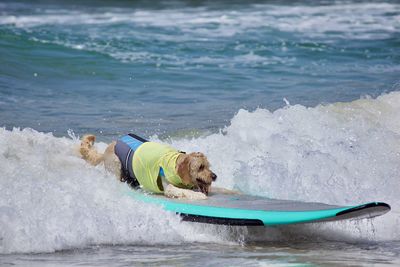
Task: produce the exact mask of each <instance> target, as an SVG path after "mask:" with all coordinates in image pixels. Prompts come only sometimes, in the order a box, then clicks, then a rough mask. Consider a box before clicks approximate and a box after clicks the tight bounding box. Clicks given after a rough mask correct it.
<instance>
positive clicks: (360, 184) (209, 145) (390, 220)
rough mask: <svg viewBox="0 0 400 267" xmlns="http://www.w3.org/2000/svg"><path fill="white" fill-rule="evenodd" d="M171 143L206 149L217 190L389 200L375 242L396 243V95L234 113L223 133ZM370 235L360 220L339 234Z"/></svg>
mask: <svg viewBox="0 0 400 267" xmlns="http://www.w3.org/2000/svg"><path fill="white" fill-rule="evenodd" d="M172 144H173V145H174V146H177V147H179V148H180V149H183V150H186V151H204V152H205V153H206V155H207V156H208V157H209V159H210V162H212V164H213V168H214V169H215V172H216V173H217V174H218V176H219V178H218V181H217V185H220V186H223V187H229V188H236V189H240V190H242V191H244V192H246V193H251V194H257V195H262V196H267V197H272V198H281V199H293V200H304V201H316V202H325V203H330V204H343V205H350V204H359V203H363V202H369V201H384V202H387V203H389V204H391V205H392V208H393V209H392V211H391V212H390V213H389V214H387V215H385V216H383V217H381V218H377V219H376V220H375V222H376V223H375V224H374V226H375V229H374V231H375V230H376V236H374V237H375V238H377V239H389V240H391V239H396V240H399V239H400V231H399V228H398V224H399V223H400V216H399V215H400V210H399V208H398V206H399V204H400V198H399V196H398V189H399V173H400V92H393V93H390V94H387V95H382V96H380V97H378V98H377V99H370V98H365V99H360V100H357V101H354V102H351V103H336V104H330V105H320V106H317V107H315V108H306V107H304V106H301V105H294V106H286V107H285V108H282V109H279V110H276V111H275V112H270V111H268V110H265V109H257V110H255V111H254V112H249V111H246V110H240V111H239V112H238V113H237V115H236V116H235V117H234V118H233V119H232V121H231V125H230V126H228V127H226V128H225V129H224V130H223V131H222V132H221V133H219V134H213V135H210V136H207V137H205V138H199V139H193V140H177V141H173V142H172ZM338 229H339V232H342V231H344V229H342V227H340V226H339V228H338ZM355 229H357V230H355ZM359 229H361V230H360V231H359ZM363 230H364V231H363ZM370 231H371V224H370V223H369V222H368V221H364V222H361V223H360V224H358V225H357V227H356V228H355V227H347V231H345V232H346V233H348V232H352V233H355V234H356V236H359V235H361V236H363V235H364V236H368V235H369V234H370ZM348 234H349V233H348ZM340 236H341V235H340ZM350 236H351V235H350Z"/></svg>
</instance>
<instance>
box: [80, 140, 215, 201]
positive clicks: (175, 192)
mask: <svg viewBox="0 0 400 267" xmlns="http://www.w3.org/2000/svg"><path fill="white" fill-rule="evenodd" d="M95 140H96V137H95V136H94V135H85V136H83V137H82V139H81V145H80V149H79V152H80V154H81V156H82V158H83V159H84V160H86V161H87V162H88V163H90V164H91V165H94V166H96V165H98V164H100V163H104V166H105V168H106V170H107V171H109V172H111V173H113V174H115V176H116V177H118V178H119V180H120V181H121V182H126V181H127V177H124V174H123V172H122V168H121V162H120V160H119V159H118V157H117V156H116V154H115V152H114V148H115V144H116V142H112V143H111V144H109V145H108V146H107V148H106V150H105V151H104V153H99V152H98V151H97V150H96V149H95V148H94V147H93V145H94V142H95ZM176 172H177V173H178V175H179V176H180V177H181V179H182V181H183V182H184V183H185V184H193V185H194V188H195V189H198V190H200V192H196V191H193V190H189V189H183V188H178V187H176V186H174V185H172V184H168V185H167V186H166V187H165V186H164V195H166V196H167V197H171V198H187V199H206V198H207V195H208V193H209V192H210V189H211V183H212V182H213V181H215V180H216V178H217V176H216V175H215V174H214V173H213V172H212V171H211V170H210V163H209V162H208V160H207V158H206V156H205V155H204V154H203V153H200V152H193V153H190V154H184V153H181V154H180V155H179V157H178V159H177V162H176ZM159 179H161V178H160V177H159Z"/></svg>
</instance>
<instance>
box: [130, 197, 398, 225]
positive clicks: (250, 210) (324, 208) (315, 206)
mask: <svg viewBox="0 0 400 267" xmlns="http://www.w3.org/2000/svg"><path fill="white" fill-rule="evenodd" d="M129 195H130V196H131V197H133V198H135V199H137V200H139V201H143V202H146V203H153V204H157V205H160V206H162V207H163V208H164V209H165V210H167V211H172V212H175V213H177V214H180V215H181V216H182V220H184V221H191V222H199V223H211V224H225V225H245V226H256V225H264V226H269V225H271V226H272V225H288V224H297V223H315V222H326V221H337V220H345V219H362V218H372V217H376V216H380V215H383V214H385V213H386V212H388V211H389V210H390V206H389V205H388V204H386V203H383V202H369V203H365V204H360V205H353V206H336V205H328V204H323V203H315V202H300V201H290V200H278V199H269V198H265V197H259V196H251V195H244V194H238V195H232V194H222V193H218V194H210V195H209V197H208V199H206V200H184V199H171V198H166V197H164V196H163V195H155V194H147V193H144V192H142V191H132V192H129Z"/></svg>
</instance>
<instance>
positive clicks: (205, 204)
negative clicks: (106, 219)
mask: <svg viewBox="0 0 400 267" xmlns="http://www.w3.org/2000/svg"><path fill="white" fill-rule="evenodd" d="M120 141H122V142H124V143H125V144H127V145H128V146H129V147H130V150H131V151H129V153H128V154H127V159H126V160H128V159H129V155H131V152H133V154H134V152H135V150H136V149H137V148H138V147H139V146H140V145H142V144H143V143H144V142H148V141H147V140H146V139H144V138H142V137H140V136H137V135H135V134H128V135H125V136H123V137H121V138H120ZM160 176H164V173H163V170H162V169H161V168H160ZM129 195H130V196H132V197H133V198H135V199H137V200H140V201H143V202H147V203H153V204H157V205H160V206H162V207H163V208H164V209H165V210H167V211H172V212H175V213H177V214H179V215H180V216H182V220H184V221H191V222H199V223H211V224H224V225H246V226H257V225H263V226H269V225H287V224H297V223H315V222H326V221H337V220H345V219H362V218H372V217H376V216H380V215H383V214H385V213H386V212H388V211H389V210H390V206H389V205H388V204H386V203H383V202H369V203H364V204H359V205H353V206H340V205H328V204H323V203H311V202H300V201H291V200H279V199H269V198H265V197H260V196H251V195H246V194H235V195H232V194H223V193H216V194H213V193H211V194H210V195H209V197H208V199H206V200H186V199H171V198H166V197H164V196H163V195H157V194H149V193H145V192H144V191H142V190H140V189H139V190H132V191H130V192H129Z"/></svg>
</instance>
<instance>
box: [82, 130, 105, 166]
mask: <svg viewBox="0 0 400 267" xmlns="http://www.w3.org/2000/svg"><path fill="white" fill-rule="evenodd" d="M95 140H96V136H94V135H92V134H88V135H84V136H83V137H82V140H81V147H80V149H79V152H80V153H81V155H82V158H83V159H84V160H86V161H87V162H88V163H90V164H92V165H94V166H96V165H98V164H99V163H100V162H102V161H103V160H104V155H103V154H101V153H99V152H97V150H96V149H95V148H94V147H93V144H94V141H95Z"/></svg>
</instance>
